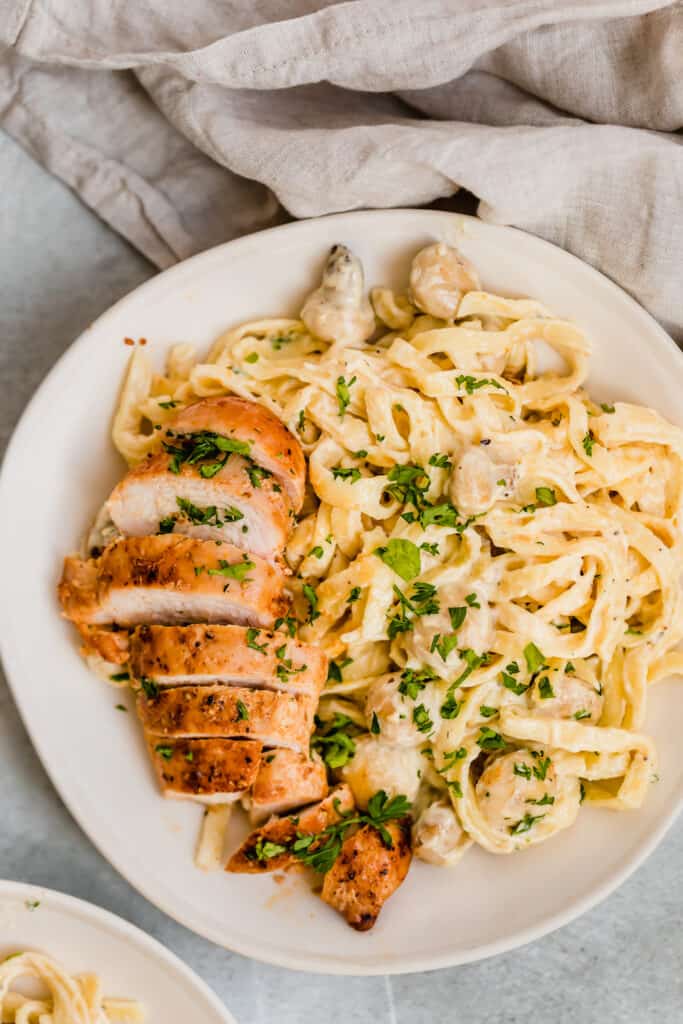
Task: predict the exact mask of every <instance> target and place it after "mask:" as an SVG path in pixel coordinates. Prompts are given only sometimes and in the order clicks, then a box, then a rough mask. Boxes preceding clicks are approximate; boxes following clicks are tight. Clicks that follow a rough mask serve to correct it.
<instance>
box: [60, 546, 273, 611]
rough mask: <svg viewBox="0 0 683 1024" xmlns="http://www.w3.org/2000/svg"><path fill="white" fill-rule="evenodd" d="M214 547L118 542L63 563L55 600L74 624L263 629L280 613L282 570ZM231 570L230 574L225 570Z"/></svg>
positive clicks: (227, 548) (221, 547) (236, 550)
mask: <svg viewBox="0 0 683 1024" xmlns="http://www.w3.org/2000/svg"><path fill="white" fill-rule="evenodd" d="M247 561H248V562H249V563H251V564H250V565H249V566H248V570H247V571H246V575H244V576H243V578H242V579H240V578H231V576H230V574H231V573H236V574H237V575H238V577H239V576H242V575H243V570H242V569H241V565H245V564H246V562H245V556H244V553H243V552H242V551H239V550H238V549H236V548H234V547H233V546H232V545H230V544H221V543H219V542H217V541H201V540H194V539H192V538H190V537H176V536H173V535H172V534H169V535H160V536H155V537H126V538H122V539H121V540H117V541H114V542H113V543H112V544H110V545H109V546H108V547H106V548H105V549H104V551H103V552H102V554H101V555H100V556H99V558H91V559H87V560H85V561H84V560H82V559H80V558H76V557H69V558H66V559H65V560H64V571H63V574H62V579H61V581H60V583H59V587H58V593H59V599H60V601H61V604H62V608H63V610H64V614H65V615H66V617H67V618H68V619H72V620H73V621H74V622H76V623H78V624H86V625H104V624H107V623H116V624H117V625H119V626H135V625H138V624H139V623H143V622H151V623H171V624H172V623H176V622H183V621H185V622H187V621H188V620H193V619H194V620H200V621H204V622H229V621H238V622H244V623H249V624H251V625H254V626H270V625H272V623H273V621H274V620H275V618H276V617H277V616H278V615H282V614H283V613H284V610H285V608H286V601H285V599H284V597H283V594H282V589H283V586H284V575H283V573H282V571H281V570H280V569H278V568H276V567H275V566H273V565H271V564H270V563H268V562H264V561H263V560H262V559H260V558H257V557H256V556H249V558H248V559H247ZM232 567H235V568H232Z"/></svg>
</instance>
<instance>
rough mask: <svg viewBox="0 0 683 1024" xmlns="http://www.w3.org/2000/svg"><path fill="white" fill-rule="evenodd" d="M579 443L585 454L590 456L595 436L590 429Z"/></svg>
mask: <svg viewBox="0 0 683 1024" xmlns="http://www.w3.org/2000/svg"><path fill="white" fill-rule="evenodd" d="M581 444H582V445H583V450H584V451H585V453H586V455H588V456H589V457H592V455H593V445H594V444H595V436H594V434H593V431H592V430H589V431H588V433H587V434H584V436H583V439H582V441H581Z"/></svg>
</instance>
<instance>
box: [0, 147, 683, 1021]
mask: <svg viewBox="0 0 683 1024" xmlns="http://www.w3.org/2000/svg"><path fill="white" fill-rule="evenodd" d="M0 195H2V215H1V220H0V224H1V228H0V230H1V235H0V251H1V252H2V260H1V262H0V266H1V267H2V274H1V275H0V321H1V324H0V326H1V333H0V379H1V380H2V395H3V403H2V407H1V408H0V442H1V443H2V444H3V446H4V444H5V442H6V440H7V438H8V437H9V435H10V433H11V431H12V429H13V427H14V425H15V423H16V422H17V420H18V418H19V416H20V414H21V412H22V409H23V408H24V406H25V404H26V402H27V401H28V399H29V398H30V396H31V394H32V392H33V391H34V390H35V388H36V386H37V385H38V383H39V382H40V381H41V379H42V378H43V377H44V375H45V374H46V373H47V371H48V370H49V369H50V367H51V366H52V364H53V363H54V362H55V360H56V359H57V357H58V356H59V355H60V354H61V353H62V352H63V351H64V349H65V348H66V347H67V346H68V345H69V344H70V342H71V341H72V340H73V339H74V338H75V337H76V336H77V335H78V334H80V332H81V330H82V329H83V328H84V327H85V326H86V325H87V324H89V323H90V322H91V321H92V320H93V319H94V318H95V317H96V316H97V315H98V314H99V313H101V312H103V311H104V310H105V309H107V307H108V306H110V305H111V304H112V303H113V302H114V301H115V300H116V299H119V298H120V297H121V296H122V295H124V294H126V292H128V291H130V290H131V289H133V288H135V287H136V285H138V284H140V283H141V282H142V281H144V280H146V279H147V278H148V277H151V276H152V274H153V273H154V269H153V268H152V267H151V266H150V265H149V264H148V263H147V262H146V261H145V260H144V259H143V258H142V257H141V256H139V255H138V254H137V253H136V252H134V251H133V250H132V249H131V248H130V247H129V246H128V245H127V244H126V243H125V242H124V241H122V240H121V239H120V238H119V237H118V236H117V235H115V234H114V233H113V232H111V231H110V230H109V229H108V228H107V227H106V226H105V225H104V224H102V222H101V221H99V220H98V219H97V218H96V217H95V216H94V215H93V214H91V213H90V212H89V211H88V210H87V209H86V208H85V207H84V206H82V205H81V203H80V202H79V201H78V200H77V199H76V198H75V197H74V196H73V195H72V194H71V193H70V192H69V191H68V190H67V189H66V188H65V187H64V186H62V185H61V184H60V183H58V182H57V181H55V180H54V179H52V178H50V177H49V176H48V175H47V174H45V172H44V171H42V170H41V169H40V168H39V167H37V166H36V165H35V164H34V163H33V162H32V161H31V160H30V159H29V158H28V157H27V156H26V155H25V154H24V153H23V152H22V151H21V150H20V149H19V148H18V147H17V146H16V145H15V144H14V143H13V142H12V141H10V140H9V139H7V138H6V137H4V136H2V135H0ZM0 807H1V808H2V827H1V828H0V876H2V877H5V878H12V879H18V880H21V881H26V882H34V883H37V884H39V885H45V886H51V887H54V888H56V889H61V890H63V891H65V892H69V893H71V894H73V895H74V896H79V897H81V898H83V899H86V900H91V901H92V902H94V903H97V904H99V905H100V906H103V907H105V908H107V909H108V910H112V911H114V912H115V913H117V914H120V915H121V916H122V917H125V918H127V919H128V920H129V921H132V922H133V923H134V924H136V925H138V926H139V927H140V928H142V929H144V930H145V931H147V932H149V933H150V934H151V935H153V936H155V937H156V938H157V939H160V940H161V941H162V942H163V943H164V944H165V945H166V946H168V947H169V948H170V949H172V950H173V951H174V952H175V953H177V954H178V955H179V956H180V957H182V958H183V959H184V960H185V961H186V962H187V963H188V964H189V965H190V966H191V967H193V968H194V969H195V970H196V971H197V972H198V974H200V975H201V976H202V977H203V978H204V979H205V980H206V981H207V982H208V983H209V984H210V985H211V986H212V987H213V988H214V989H215V991H216V992H217V993H218V994H219V995H220V996H221V997H222V998H223V999H224V1000H225V1003H226V1004H227V1005H228V1007H229V1008H230V1009H231V1010H232V1012H233V1013H234V1014H235V1016H236V1017H237V1019H238V1020H239V1022H240V1024H271V1022H277V1024H304V1022H314V1021H316V1022H317V1021H323V1020H324V1021H325V1022H326V1024H342V1022H343V1024H355V1022H366V1021H371V1022H372V1024H431V1022H432V1021H434V1022H439V1024H441V1022H444V1024H446V1022H448V1024H459V1022H465V1021H466V1022H468V1024H470V1022H476V1024H478V1022H484V1021H486V1022H487V1024H498V1022H500V1024H514V1022H517V1021H520V1022H521V1021H527V1020H530V1021H535V1022H538V1024H546V1022H549V1024H550V1022H552V1024H565V1022H566V1024H570V1022H572V1024H573V1022H575V1021H579V1020H580V1021H581V1022H582V1024H590V1022H593V1021H596V1022H597V1021H599V1022H601V1024H622V1022H623V1024H648V1022H655V1021H656V1022H658V1024H659V1022H660V1021H667V1022H680V1021H683V898H682V896H681V889H682V883H683V874H682V872H681V863H682V860H683V821H680V820H679V821H678V823H677V824H676V825H674V827H673V828H672V829H671V831H670V833H669V835H668V836H667V837H666V838H665V839H664V841H663V842H662V844H661V846H660V847H659V849H658V850H657V851H656V852H655V853H654V854H653V855H652V857H650V859H649V860H648V862H647V863H646V864H645V865H644V866H643V867H641V868H640V870H639V871H638V872H637V873H636V874H635V875H634V876H633V877H632V878H631V879H630V880H629V881H628V882H626V884H625V885H623V886H622V887H621V888H620V889H619V890H618V892H616V893H615V894H613V895H612V896H611V897H610V898H609V899H608V900H606V901H605V902H604V903H602V904H601V905H600V906H598V907H597V908H595V909H594V910H592V911H591V912H590V913H588V914H586V915H584V916H583V917H582V918H580V919H579V920H578V921H575V922H574V923H573V924H571V925H568V926H567V927H565V928H563V929H561V930H560V931H559V932H555V933H554V934H553V935H550V936H548V937H546V938H544V939H541V940H539V941H538V942H536V943H534V944H532V945H530V946H526V947H525V948H523V949H520V950H517V951H516V952H513V953H508V954H505V955H503V956H499V957H496V958H494V959H491V960H487V961H484V962H482V963H479V964H473V965H470V966H466V967H460V968H454V969H451V970H444V971H437V972H434V973H430V974H414V975H409V976H404V977H398V978H334V977H327V976H320V975H307V974H298V973H293V972H290V971H286V970H281V969H279V968H274V967H267V966H263V965H261V964H258V963H255V962H253V961H250V960H245V959H244V958H243V957H241V956H237V955H235V954H231V953H227V952H225V951H224V950H222V949H219V948H218V947H217V946H213V945H211V944H210V943H209V942H206V941H205V940H204V939H201V938H199V937H197V936H196V935H193V934H192V933H191V932H189V931H187V930H186V929H185V928H183V927H181V926H180V925H178V924H176V923H175V922H174V921H172V920H170V918H168V917H166V916H165V915H164V914H162V913H161V912H160V911H158V910H156V909H155V908H154V907H153V906H152V905H151V904H150V903H148V902H147V901H146V900H145V899H144V898H143V897H142V896H140V895H138V894H137V893H136V892H135V891H134V890H133V889H131V887H130V886H129V885H128V883H127V882H125V881H124V880H123V878H121V877H120V875H118V874H117V872H116V871H115V870H114V869H113V868H112V867H110V866H109V864H108V863H107V862H106V861H105V860H104V859H103V857H101V856H100V854H99V853H98V852H97V851H96V850H95V849H94V847H93V846H92V845H91V843H90V842H89V840H88V839H87V838H86V836H85V835H84V834H83V833H82V832H81V830H80V829H79V827H78V826H77V825H76V824H75V823H74V821H73V820H72V819H71V817H70V815H69V814H68V812H67V811H66V809H65V808H64V806H63V805H62V803H61V800H60V798H59V797H58V795H57V793H56V792H55V790H54V789H53V787H52V785H51V783H50V782H49V781H48V779H47V777H46V775H45V773H44V771H43V769H42V767H41V765H40V762H39V761H38V758H37V757H36V755H35V753H34V751H33V749H32V747H31V743H30V741H29V738H28V736H27V735H26V732H25V730H24V728H23V725H22V723H21V721H20V719H19V717H18V715H17V712H16V709H15V707H14V705H13V702H12V699H11V697H10V695H9V693H8V690H7V687H6V685H5V683H4V680H3V679H1V678H0ZM551 855H552V854H551ZM501 868H504V864H501ZM168 1024H172V1022H170V1021H169V1022H168Z"/></svg>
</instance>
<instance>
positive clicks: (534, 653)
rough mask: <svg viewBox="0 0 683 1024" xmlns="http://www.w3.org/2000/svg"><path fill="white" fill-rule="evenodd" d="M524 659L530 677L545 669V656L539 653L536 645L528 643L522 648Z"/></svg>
mask: <svg viewBox="0 0 683 1024" xmlns="http://www.w3.org/2000/svg"><path fill="white" fill-rule="evenodd" d="M524 658H525V660H526V664H527V668H528V669H529V672H530V673H531V675H534V673H535V672H538V671H540V669H542V668H545V667H546V664H545V655H544V654H542V653H541V651H539V649H538V647H537V646H536V644H532V643H529V644H527V645H526V647H525V648H524Z"/></svg>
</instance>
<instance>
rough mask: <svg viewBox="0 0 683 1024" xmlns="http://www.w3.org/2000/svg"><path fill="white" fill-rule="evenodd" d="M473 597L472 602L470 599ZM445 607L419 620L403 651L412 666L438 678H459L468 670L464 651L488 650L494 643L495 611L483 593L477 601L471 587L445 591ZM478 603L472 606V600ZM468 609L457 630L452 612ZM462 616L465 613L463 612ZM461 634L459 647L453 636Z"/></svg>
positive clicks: (407, 636) (446, 589) (458, 636)
mask: <svg viewBox="0 0 683 1024" xmlns="http://www.w3.org/2000/svg"><path fill="white" fill-rule="evenodd" d="M468 597H469V599H470V600H467V598H468ZM441 598H442V600H441V607H440V609H439V611H438V612H436V613H435V614H433V615H422V616H420V617H419V618H417V619H416V620H415V623H414V625H413V629H412V630H411V631H410V632H409V633H406V634H405V639H404V640H403V648H404V650H405V652H406V655H407V656H408V664H411V665H423V666H426V667H429V668H431V669H432V670H433V671H434V672H436V673H437V675H441V676H447V677H448V678H449V679H450V678H455V677H456V676H459V675H460V674H461V673H462V672H463V671H464V670H465V669H466V668H467V663H466V662H465V661H463V659H462V657H461V655H460V652H461V651H464V650H467V649H469V650H471V651H477V652H480V651H487V650H488V649H489V648H490V647H491V644H492V643H493V636H494V623H493V616H492V613H491V609H490V607H489V605H488V602H487V601H486V598H485V597H484V595H483V593H482V591H481V590H480V591H477V592H476V593H475V594H474V596H473V598H472V596H471V595H470V594H469V591H468V588H467V587H465V588H461V587H455V588H447V587H444V588H442V591H441ZM472 600H473V601H474V603H472V604H470V601H472ZM458 608H464V609H466V611H465V615H464V619H463V621H462V623H461V624H460V626H459V627H458V629H457V630H454V628H453V618H452V616H451V609H452V610H453V611H454V612H455V611H456V609H458ZM459 614H462V613H459ZM454 633H457V644H456V645H455V646H453V645H452V644H451V643H450V637H452V636H453V635H454Z"/></svg>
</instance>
